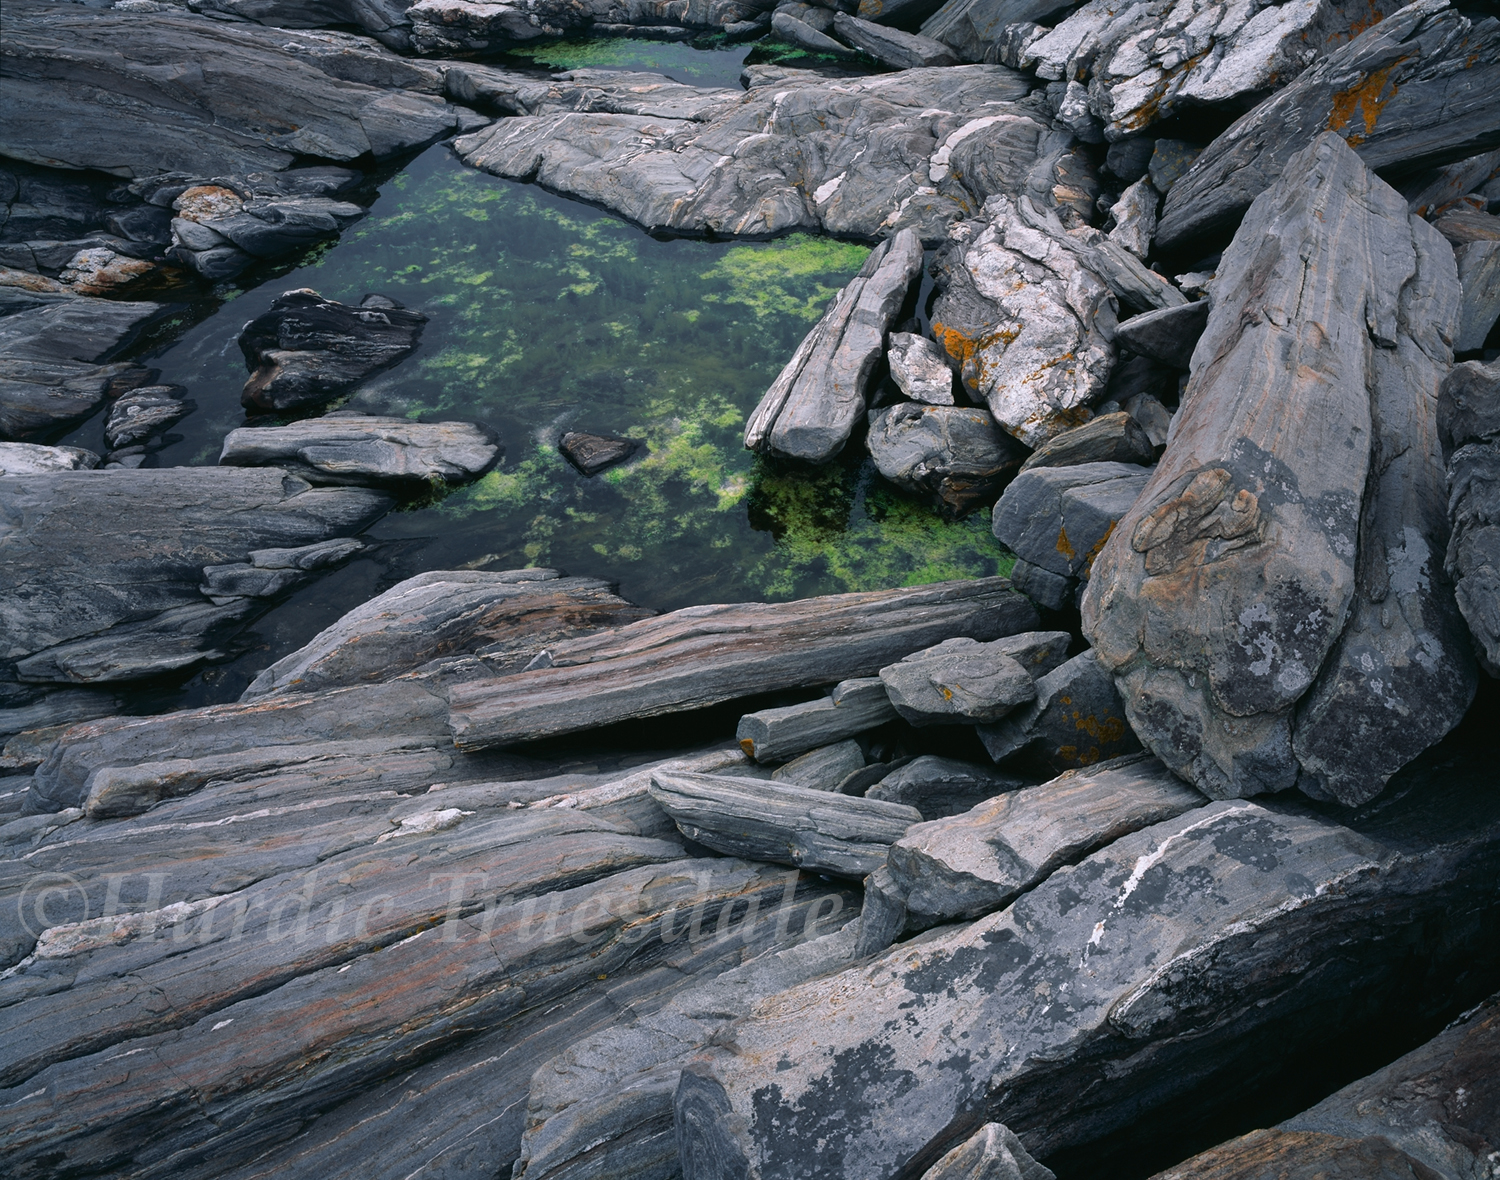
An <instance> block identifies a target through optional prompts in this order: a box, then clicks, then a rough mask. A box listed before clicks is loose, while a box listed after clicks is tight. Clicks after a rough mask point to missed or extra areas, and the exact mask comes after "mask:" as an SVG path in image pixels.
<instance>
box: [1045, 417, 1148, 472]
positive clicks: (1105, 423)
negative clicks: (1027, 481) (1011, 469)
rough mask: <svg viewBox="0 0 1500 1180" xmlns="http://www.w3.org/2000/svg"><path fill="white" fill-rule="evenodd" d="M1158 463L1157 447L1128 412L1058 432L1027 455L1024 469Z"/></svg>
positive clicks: (1099, 418)
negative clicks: (1096, 464)
mask: <svg viewBox="0 0 1500 1180" xmlns="http://www.w3.org/2000/svg"><path fill="white" fill-rule="evenodd" d="M1154 462H1156V448H1155V447H1154V446H1152V445H1151V439H1150V438H1149V437H1148V436H1147V434H1146V432H1145V431H1144V430H1143V429H1141V427H1140V425H1139V424H1138V423H1137V422H1136V420H1135V419H1134V418H1132V417H1131V416H1130V415H1129V414H1127V413H1126V412H1125V411H1123V410H1120V411H1118V412H1116V413H1113V414H1101V415H1100V416H1099V417H1097V418H1094V419H1091V420H1090V421H1088V422H1085V423H1084V424H1083V425H1082V426H1075V427H1073V429H1072V430H1064V431H1063V432H1062V433H1061V434H1055V435H1053V436H1052V437H1051V438H1050V439H1048V440H1047V441H1046V442H1044V443H1043V444H1042V445H1041V446H1039V447H1038V448H1037V449H1036V450H1034V451H1032V452H1031V454H1030V455H1029V456H1027V459H1026V462H1025V463H1023V464H1021V470H1022V471H1030V470H1031V469H1032V468H1034V467H1076V466H1078V465H1079V464H1081V463H1143V464H1151V463H1154Z"/></svg>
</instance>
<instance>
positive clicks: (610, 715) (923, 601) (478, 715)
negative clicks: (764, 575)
mask: <svg viewBox="0 0 1500 1180" xmlns="http://www.w3.org/2000/svg"><path fill="white" fill-rule="evenodd" d="M1037 622H1038V620H1037V616H1036V611H1035V609H1034V608H1033V607H1032V605H1031V603H1030V602H1028V601H1027V600H1026V599H1025V598H1024V597H1023V596H1022V595H1020V594H1017V593H1015V592H1014V591H1013V590H1011V589H1010V583H1009V582H1007V581H1006V580H1005V579H1004V578H979V579H975V580H972V581H966V582H939V583H936V584H934V585H930V586H917V587H912V588H909V589H904V590H878V591H871V592H866V593H857V594H834V595H829V596H827V597H824V598H806V599H801V600H799V601H796V602H790V603H777V604H768V603H741V604H724V605H715V606H695V607H688V608H686V609H683V610H678V611H672V612H671V613H669V614H665V615H662V616H660V617H659V618H656V619H647V620H644V621H642V622H639V623H632V624H630V625H629V626H627V627H621V628H619V629H618V630H615V631H611V632H609V633H607V634H601V635H598V636H594V637H592V638H583V639H572V640H567V641H565V642H563V643H560V644H558V645H556V646H555V647H553V648H552V649H550V651H549V653H548V659H549V661H550V662H549V663H548V664H546V665H545V666H542V665H540V663H539V666H538V667H536V668H535V669H534V670H532V671H525V672H519V673H516V674H515V675H512V676H506V677H502V678H499V679H492V680H479V681H472V682H469V683H466V684H458V685H454V686H453V688H452V689H450V691H449V695H450V699H451V701H452V715H451V718H450V721H451V724H452V726H453V732H454V735H455V740H456V742H457V743H458V745H459V746H460V748H465V749H478V748H482V747H485V746H503V745H508V744H510V743H513V742H520V741H527V740H530V739H533V738H538V737H546V736H550V735H554V734H564V733H577V732H579V731H580V730H585V729H592V728H594V727H596V726H599V725H605V724H609V723H612V722H615V721H624V720H628V719H630V718H634V717H652V716H656V715H658V714H660V713H666V712H673V711H676V710H680V709H692V708H701V707H704V706H707V705H714V704H719V703H721V702H723V701H730V700H735V699H736V698H741V697H746V696H753V695H755V694H756V693H762V692H775V691H778V690H781V689H787V688H797V687H811V686H814V685H819V684H830V683H838V682H839V681H841V680H847V679H850V678H854V677H865V676H870V675H873V674H874V673H876V672H878V671H879V670H880V669H881V668H883V667H885V666H886V665H887V664H890V663H892V662H894V661H895V660H898V659H900V658H901V657H902V656H905V655H910V654H911V653H912V652H914V651H919V650H921V649H922V648H924V647H930V646H931V645H932V644H933V643H934V642H939V641H941V640H942V639H944V638H947V637H949V636H953V635H955V634H957V635H959V636H966V637H968V638H973V639H996V638H999V637H1000V636H1002V635H1007V634H1009V635H1013V634H1016V633H1017V632H1020V631H1030V630H1034V629H1035V628H1036V626H1037ZM845 736H847V735H845ZM741 738H742V740H747V735H745V734H742V735H741ZM749 740H753V735H750V738H749ZM825 743H826V739H823V740H819V741H816V742H813V743H812V745H823V744H825ZM805 748H811V747H810V746H809V747H805ZM757 753H758V751H757ZM758 756H759V755H758Z"/></svg>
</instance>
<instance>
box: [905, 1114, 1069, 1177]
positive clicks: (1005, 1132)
mask: <svg viewBox="0 0 1500 1180" xmlns="http://www.w3.org/2000/svg"><path fill="white" fill-rule="evenodd" d="M922 1180H1057V1178H1056V1177H1055V1176H1054V1175H1053V1173H1052V1170H1051V1169H1050V1168H1044V1167H1042V1165H1041V1164H1039V1163H1037V1162H1036V1160H1034V1159H1032V1158H1031V1156H1029V1155H1028V1154H1027V1153H1026V1148H1024V1147H1023V1146H1021V1141H1020V1140H1019V1139H1017V1138H1016V1136H1015V1135H1014V1133H1012V1132H1011V1130H1010V1128H1008V1127H1006V1126H1005V1125H1004V1124H1002V1123H985V1125H984V1126H982V1127H980V1128H979V1130H977V1131H975V1132H974V1134H973V1135H971V1136H969V1138H968V1139H966V1140H964V1141H963V1142H962V1143H960V1144H959V1145H958V1146H957V1147H955V1148H954V1149H953V1150H952V1151H950V1152H949V1153H948V1154H947V1155H945V1156H943V1158H942V1159H940V1160H938V1162H937V1163H935V1164H933V1165H932V1167H930V1168H928V1169H927V1171H925V1172H923V1173H922Z"/></svg>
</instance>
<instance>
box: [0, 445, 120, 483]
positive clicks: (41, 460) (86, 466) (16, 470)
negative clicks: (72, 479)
mask: <svg viewBox="0 0 1500 1180" xmlns="http://www.w3.org/2000/svg"><path fill="white" fill-rule="evenodd" d="M98 466H99V456H98V455H96V454H94V452H93V451H86V450H84V449H83V448H82V447H39V446H36V445H35V444H33V443H12V442H0V475H43V474H45V473H46V472H49V471H88V470H90V469H92V468H94V467H98Z"/></svg>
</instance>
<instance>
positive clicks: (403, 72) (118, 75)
mask: <svg viewBox="0 0 1500 1180" xmlns="http://www.w3.org/2000/svg"><path fill="white" fill-rule="evenodd" d="M5 57H6V62H7V70H8V81H7V86H8V88H9V93H10V97H11V99H12V100H13V101H15V102H18V103H21V104H23V105H24V106H25V107H26V109H27V111H28V112H29V117H28V118H26V119H15V120H11V121H10V122H9V123H8V124H7V125H6V127H5V128H4V130H3V131H0V150H3V152H4V153H5V154H6V155H7V156H10V157H12V158H14V159H20V160H29V161H32V162H34V163H37V164H50V165H55V166H59V167H65V168H97V169H100V170H102V171H105V172H110V173H113V174H114V175H116V176H127V177H129V176H149V175H152V174H153V173H157V172H171V171H185V172H191V173H194V174H196V175H199V176H215V175H222V174H228V173H246V172H254V171H256V170H257V169H261V168H268V169H272V170H275V169H281V168H285V167H287V166H288V165H290V164H291V163H292V162H293V161H294V160H295V159H296V158H297V157H299V156H314V157H320V158H322V159H326V160H353V159H356V158H357V157H360V156H363V155H366V154H373V155H374V156H376V157H383V156H390V155H393V154H395V153H398V152H402V151H406V150H409V149H411V148H414V147H417V146H418V145H420V144H424V143H428V142H431V141H432V140H435V139H438V138H440V137H441V136H443V135H446V134H449V133H450V132H451V131H453V130H454V128H455V127H456V126H457V124H458V111H457V110H456V109H455V108H454V107H451V106H449V105H448V104H447V103H446V102H444V101H443V100H442V99H441V98H438V97H436V96H435V95H433V94H420V93H411V92H410V91H409V90H407V89H405V87H406V86H407V85H409V84H410V83H411V82H413V81H416V80H417V79H418V78H420V75H421V72H420V71H418V70H416V69H414V68H413V67H411V66H409V65H407V63H405V62H404V61H402V59H400V58H398V57H395V56H394V55H392V54H390V53H388V52H386V51H385V50H384V49H381V48H380V47H379V46H378V45H375V44H372V43H371V42H369V41H366V40H364V39H362V38H359V37H354V36H350V35H348V34H341V33H301V34H298V35H297V36H296V37H293V38H288V37H287V36H286V34H284V33H279V32H275V31H272V30H267V29H259V28H256V27H254V26H253V25H245V24H228V23H225V22H223V21H217V20H211V19H209V18H208V17H204V16H198V15H196V14H193V13H188V12H184V11H182V10H180V9H175V8H174V9H172V10H171V11H152V12H131V11H128V10H125V11H122V10H120V9H110V10H104V11H101V10H98V9H91V8H87V7H84V6H80V5H76V4H48V3H39V4H29V5H27V6H26V9H25V11H24V12H19V11H18V12H16V13H13V14H12V19H9V20H7V21H6V22H5ZM429 72H430V71H429ZM350 74H354V75H355V76H360V75H363V79H367V80H363V79H362V80H360V81H346V80H344V79H345V77H346V76H348V75H350ZM382 75H383V76H382ZM439 84H440V83H439Z"/></svg>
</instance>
